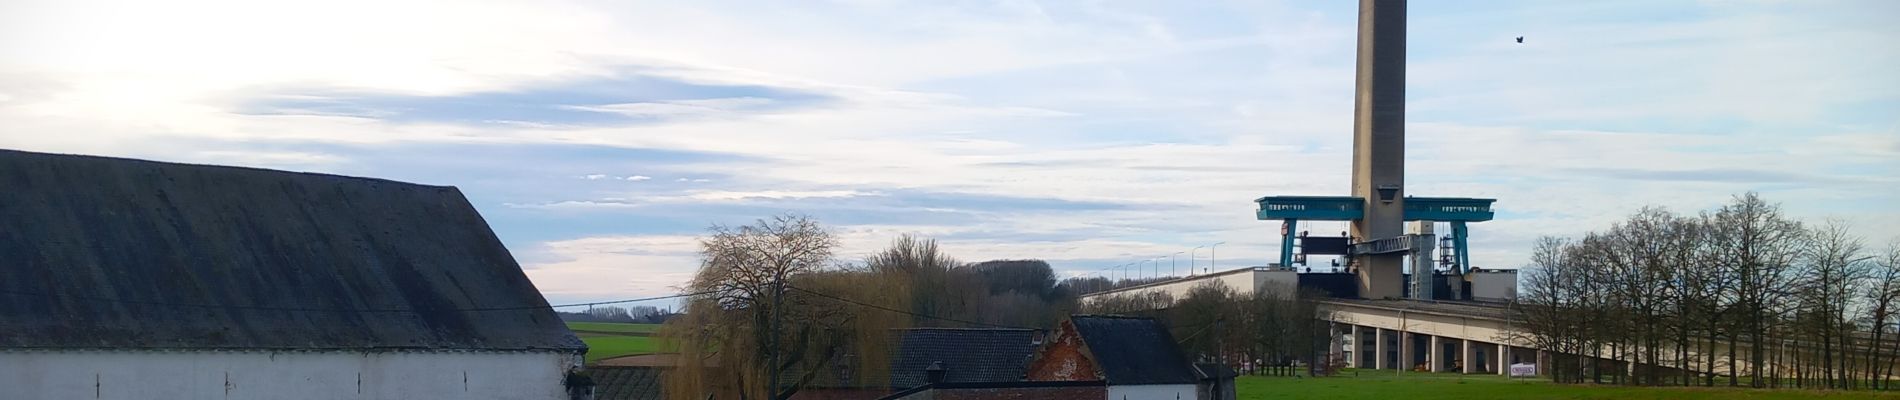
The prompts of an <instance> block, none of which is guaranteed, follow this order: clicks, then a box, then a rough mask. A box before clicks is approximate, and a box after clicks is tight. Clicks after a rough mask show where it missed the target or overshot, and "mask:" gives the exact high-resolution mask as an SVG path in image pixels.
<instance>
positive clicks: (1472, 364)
mask: <svg viewBox="0 0 1900 400" xmlns="http://www.w3.org/2000/svg"><path fill="white" fill-rule="evenodd" d="M1458 343H1459V344H1460V347H1459V348H1458V350H1459V351H1458V353H1460V354H1464V359H1462V360H1458V363H1459V364H1460V365H1463V366H1464V369H1463V370H1460V371H1458V372H1461V373H1467V374H1475V373H1478V372H1482V371H1481V370H1480V368H1478V366H1479V365H1482V364H1478V346H1474V345H1475V344H1476V343H1472V342H1471V340H1470V339H1465V340H1460V341H1458Z"/></svg>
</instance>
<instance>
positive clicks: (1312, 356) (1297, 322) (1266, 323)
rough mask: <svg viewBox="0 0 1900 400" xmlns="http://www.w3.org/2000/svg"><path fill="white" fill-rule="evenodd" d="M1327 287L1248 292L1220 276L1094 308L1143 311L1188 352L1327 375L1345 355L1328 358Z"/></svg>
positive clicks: (1264, 370) (1106, 300)
mask: <svg viewBox="0 0 1900 400" xmlns="http://www.w3.org/2000/svg"><path fill="white" fill-rule="evenodd" d="M1324 297H1326V294H1325V293H1323V292H1319V291H1315V290H1300V289H1298V288H1294V287H1290V286H1284V285H1263V286H1262V287H1260V288H1258V289H1257V290H1256V291H1255V292H1253V293H1250V294H1242V293H1239V292H1238V291H1237V290H1235V289H1234V288H1233V287H1230V286H1227V285H1226V284H1223V283H1221V282H1219V281H1208V282H1204V283H1202V284H1199V285H1196V286H1194V287H1192V288H1190V289H1188V292H1187V293H1185V294H1183V296H1182V297H1181V298H1179V299H1175V298H1174V297H1173V296H1170V295H1168V294H1167V293H1163V292H1160V291H1151V292H1146V293H1128V294H1120V295H1111V296H1106V297H1103V298H1099V299H1094V300H1092V301H1089V302H1087V303H1085V304H1083V305H1082V309H1083V310H1084V311H1086V312H1089V313H1102V314H1125V315H1143V316H1150V317H1154V318H1156V319H1158V320H1161V321H1162V322H1164V323H1166V324H1167V325H1168V327H1169V333H1170V334H1172V335H1173V336H1174V338H1175V340H1176V341H1178V342H1179V343H1180V344H1181V348H1182V350H1183V351H1185V352H1187V353H1188V354H1189V355H1190V356H1192V357H1195V358H1197V359H1198V361H1199V362H1219V363H1224V364H1227V365H1229V366H1233V367H1236V369H1243V367H1252V368H1245V369H1244V370H1245V371H1246V372H1250V373H1254V374H1262V375H1299V374H1302V373H1304V374H1313V375H1319V374H1324V373H1325V372H1324V371H1322V370H1317V369H1315V370H1308V371H1304V372H1302V371H1301V370H1300V368H1298V367H1301V366H1304V367H1319V368H1323V369H1324V370H1326V371H1330V370H1332V369H1336V368H1338V367H1339V366H1340V365H1339V364H1340V363H1341V362H1343V360H1332V359H1329V358H1328V357H1327V354H1328V350H1329V349H1328V346H1329V345H1330V343H1331V340H1332V333H1331V332H1330V329H1331V328H1330V324H1329V323H1328V322H1326V321H1329V320H1331V319H1332V318H1328V317H1327V316H1325V315H1322V312H1323V311H1322V310H1321V309H1320V307H1319V303H1318V301H1317V300H1319V299H1321V298H1324Z"/></svg>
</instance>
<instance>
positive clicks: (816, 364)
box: [659, 214, 1075, 400]
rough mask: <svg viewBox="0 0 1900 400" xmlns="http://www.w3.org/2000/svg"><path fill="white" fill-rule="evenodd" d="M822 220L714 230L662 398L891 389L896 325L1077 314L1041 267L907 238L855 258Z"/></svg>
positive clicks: (984, 324) (991, 322)
mask: <svg viewBox="0 0 1900 400" xmlns="http://www.w3.org/2000/svg"><path fill="white" fill-rule="evenodd" d="M837 247H838V241H837V239H836V238H835V237H833V236H832V234H831V232H830V231H829V230H828V229H826V228H825V227H824V226H822V225H821V224H819V223H818V222H817V221H815V220H813V219H811V218H809V217H805V216H801V215H792V214H788V215H780V216H775V217H772V218H768V219H763V220H760V221H757V222H756V223H753V224H749V225H744V226H725V225H715V226H713V227H711V228H710V229H709V232H708V234H707V235H706V236H705V237H703V238H702V239H701V240H700V258H701V265H700V269H699V271H698V272H697V273H696V274H695V275H694V277H693V279H692V281H691V282H689V283H688V284H687V286H686V288H685V289H686V290H687V291H688V292H690V293H699V294H698V295H694V296H690V297H688V298H687V299H686V300H685V302H684V307H683V309H682V310H683V313H682V314H681V315H679V316H676V317H674V318H672V319H671V320H669V321H668V322H667V323H666V324H665V325H663V326H662V327H661V329H660V331H659V336H660V337H661V338H662V340H665V341H667V342H668V345H669V346H672V347H676V348H678V349H680V365H679V368H671V369H668V370H666V372H665V373H664V376H663V379H665V385H663V387H664V391H665V394H666V396H667V397H668V398H679V399H704V398H707V397H708V396H713V397H714V398H722V399H774V400H780V399H786V398H789V397H791V396H792V395H794V394H796V393H798V392H799V391H800V390H803V389H805V388H808V387H814V386H827V387H837V386H848V387H889V382H888V377H889V371H888V368H889V364H890V362H891V361H892V360H890V359H889V356H890V355H891V354H890V353H891V350H892V349H891V346H893V345H894V344H895V343H893V342H892V341H891V340H888V339H889V338H890V337H891V335H892V334H893V332H892V330H893V329H900V328H912V327H959V328H989V327H1020V328H1037V329H1048V328H1050V327H1053V326H1054V325H1055V324H1056V323H1058V322H1059V321H1060V320H1061V319H1062V318H1063V317H1064V316H1067V315H1068V314H1070V313H1072V312H1073V311H1074V310H1075V300H1074V299H1075V296H1074V295H1073V294H1072V293H1071V292H1069V291H1068V288H1067V287H1064V286H1061V285H1058V284H1057V283H1058V282H1057V279H1056V275H1055V272H1054V271H1053V270H1052V269H1051V268H1050V266H1049V264H1048V263H1045V262H1042V261H1038V260H996V261H985V262H978V263H966V262H962V261H958V260H957V259H956V258H954V257H951V256H950V255H948V254H945V253H944V252H943V251H941V249H939V248H938V246H937V243H936V242H935V241H934V240H930V239H925V238H917V237H911V236H902V237H899V238H896V239H895V240H894V241H893V242H892V244H891V246H890V247H888V248H886V249H884V250H882V251H879V252H877V253H874V254H871V255H870V256H868V257H865V258H863V259H861V260H847V259H843V258H841V257H838V256H837V254H836V253H835V251H836V249H837Z"/></svg>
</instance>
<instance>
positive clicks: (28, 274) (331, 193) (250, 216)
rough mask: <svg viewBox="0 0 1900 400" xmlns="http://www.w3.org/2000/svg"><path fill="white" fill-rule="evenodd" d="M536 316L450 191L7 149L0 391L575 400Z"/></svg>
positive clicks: (531, 290)
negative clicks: (569, 399) (572, 398)
mask: <svg viewBox="0 0 1900 400" xmlns="http://www.w3.org/2000/svg"><path fill="white" fill-rule="evenodd" d="M547 306H548V303H547V301H546V300H545V299H543V298H542V297H541V295H540V293H539V292H537V291H536V290H535V287H534V285H533V284H532V283H531V282H529V281H528V278H527V276H526V275H524V274H523V273H522V271H521V267H520V266H519V265H518V264H516V262H515V260H514V258H513V256H511V255H510V254H509V252H508V250H507V249H506V248H504V247H503V246H502V244H501V241H500V240H499V239H497V238H496V236H495V234H494V232H493V231H491V230H490V229H489V227H488V225H487V224H486V223H485V222H484V221H483V219H482V217H481V215H479V214H477V213H476V211H475V209H474V208H473V207H472V206H471V205H470V204H469V202H468V200H467V199H465V198H464V197H463V196H462V194H461V193H460V192H459V191H458V190H456V189H455V188H453V187H443V186H425V185H417V184H409V183H402V182H393V181H386V180H378V179H367V178H354V177H344V176H332V175H321V174H308V173H294V172H283V171H272V170H262V169H250V168H234V167H219V166H202V165H185V164H173V163H161V162H150V161H141V160H129V159H116V158H103V157H89V156H73V155H55V154H41V153H28V152H19V151H6V150H0V398H4V399H78V398H86V399H205V398H227V399H260V398H270V399H432V398H443V399H451V398H452V399H568V398H571V397H570V394H569V392H570V388H568V387H567V383H568V382H567V378H568V376H569V375H570V371H572V370H574V369H575V368H578V367H579V366H580V365H581V355H582V354H583V353H584V352H586V347H585V345H583V344H582V343H581V342H580V340H579V339H578V338H576V337H575V336H574V335H573V334H572V333H571V332H568V330H567V328H566V326H565V325H563V324H562V323H561V321H560V319H558V318H556V316H555V314H554V312H553V311H551V310H549V309H548V308H547ZM576 381H577V383H578V381H579V380H576ZM573 389H575V391H577V392H579V393H577V394H578V395H580V396H583V397H584V396H585V395H586V393H585V392H586V391H587V389H588V388H585V387H576V388H573Z"/></svg>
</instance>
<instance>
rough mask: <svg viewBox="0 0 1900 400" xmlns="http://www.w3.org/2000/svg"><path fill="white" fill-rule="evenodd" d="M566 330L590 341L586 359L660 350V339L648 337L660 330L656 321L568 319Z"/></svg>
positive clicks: (592, 359)
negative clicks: (642, 322) (616, 321)
mask: <svg viewBox="0 0 1900 400" xmlns="http://www.w3.org/2000/svg"><path fill="white" fill-rule="evenodd" d="M567 329H568V330H572V331H574V334H575V335H576V336H580V337H581V341H582V342H586V343H587V362H590V363H591V362H594V361H598V360H601V359H606V358H614V357H620V356H630V355H635V354H649V353H657V352H659V350H660V349H659V347H660V346H659V341H658V339H655V338H652V337H649V336H648V335H651V334H653V331H654V330H656V329H660V326H659V325H657V324H617V323H609V322H569V323H567Z"/></svg>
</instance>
